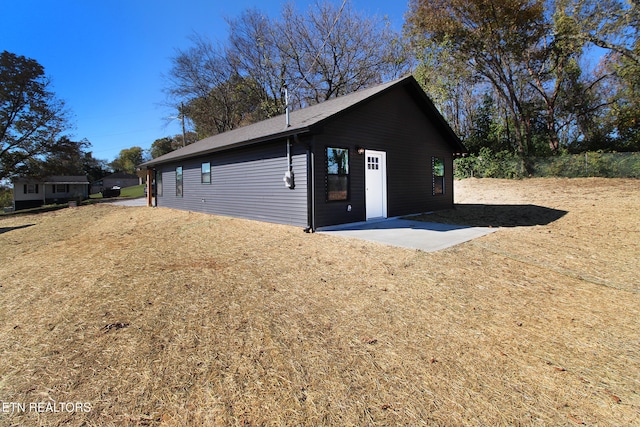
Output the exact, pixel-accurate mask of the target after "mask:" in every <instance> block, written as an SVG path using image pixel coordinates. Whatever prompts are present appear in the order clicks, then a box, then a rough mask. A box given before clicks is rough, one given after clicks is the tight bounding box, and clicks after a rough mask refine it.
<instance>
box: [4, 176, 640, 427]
mask: <svg viewBox="0 0 640 427" xmlns="http://www.w3.org/2000/svg"><path fill="white" fill-rule="evenodd" d="M456 202H457V203H459V206H458V207H457V208H456V209H455V210H452V211H447V212H439V213H436V214H433V215H429V216H428V217H426V219H427V220H429V221H445V222H454V223H461V224H469V225H483V226H493V227H500V229H499V230H498V231H497V232H496V233H492V234H490V235H488V236H485V237H482V238H480V239H476V240H474V241H471V242H468V243H465V244H462V245H459V246H456V247H453V248H450V249H447V250H444V251H440V252H435V253H425V252H421V251H415V250H406V249H400V248H394V247H387V246H383V245H378V244H375V243H369V242H364V241H358V240H351V239H345V238H340V237H334V236H327V235H320V234H305V233H303V232H302V230H301V229H300V228H296V227H288V226H281V225H273V224H266V223H260V222H253V221H245V220H240V219H233V218H226V217H218V216H211V215H204V214H196V213H189V212H181V211H173V210H169V209H164V208H157V209H150V208H139V207H138V208H136V207H119V206H111V205H96V206H88V207H81V208H68V209H64V210H60V211H56V212H50V213H45V214H40V215H27V216H11V217H4V218H0V355H1V357H0V401H1V402H0V405H1V407H0V409H1V411H0V425H2V426H13V425H42V426H59V425H65V426H68V425H70V426H81V425H97V426H110V425H113V426H121V425H131V426H134V425H136V426H137V425H140V426H147V425H151V426H156V425H166V426H182V425H191V426H200V425H231V426H262V425H274V426H275V425H278V426H279V425H310V426H315V425H339V426H349V425H354V426H356V425H357V426H362V425H407V426H419V425H428V426H494V425H519V426H580V425H588V426H593V425H598V426H623V425H624V426H627V425H629V426H630V425H640V351H639V349H640V278H639V274H638V271H640V221H639V220H640V181H638V180H622V179H619V180H618V179H571V180H570V179H531V180H523V181H506V180H489V179H483V180H477V179H476V180H474V179H469V180H464V181H459V182H456Z"/></svg>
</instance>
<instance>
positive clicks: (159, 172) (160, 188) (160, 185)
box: [156, 169, 162, 196]
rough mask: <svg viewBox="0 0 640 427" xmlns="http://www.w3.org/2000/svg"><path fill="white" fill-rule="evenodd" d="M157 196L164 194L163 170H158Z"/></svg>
mask: <svg viewBox="0 0 640 427" xmlns="http://www.w3.org/2000/svg"><path fill="white" fill-rule="evenodd" d="M156 196H162V170H161V169H160V170H157V171H156Z"/></svg>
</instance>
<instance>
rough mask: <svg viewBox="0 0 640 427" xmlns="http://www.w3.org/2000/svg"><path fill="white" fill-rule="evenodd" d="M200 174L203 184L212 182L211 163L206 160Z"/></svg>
mask: <svg viewBox="0 0 640 427" xmlns="http://www.w3.org/2000/svg"><path fill="white" fill-rule="evenodd" d="M200 175H201V177H202V178H201V180H202V181H201V182H202V183H203V184H211V163H209V162H206V163H203V164H202V167H201V169H200Z"/></svg>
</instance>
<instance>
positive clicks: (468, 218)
mask: <svg viewBox="0 0 640 427" xmlns="http://www.w3.org/2000/svg"><path fill="white" fill-rule="evenodd" d="M566 214H567V211H563V210H559V209H552V208H547V207H544V206H537V205H475V204H456V205H455V207H454V208H453V209H446V210H442V211H436V212H433V213H431V214H424V215H419V216H416V217H412V218H411V219H415V220H418V221H429V222H440V223H444V224H455V225H466V226H469V227H531V226H534V225H547V224H550V223H552V222H554V221H557V220H558V219H560V218H562V217H563V216H565V215H566Z"/></svg>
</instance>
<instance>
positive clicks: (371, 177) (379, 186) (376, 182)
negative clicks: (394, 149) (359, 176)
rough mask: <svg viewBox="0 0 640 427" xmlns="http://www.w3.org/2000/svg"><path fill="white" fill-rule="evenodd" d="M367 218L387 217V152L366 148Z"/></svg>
mask: <svg viewBox="0 0 640 427" xmlns="http://www.w3.org/2000/svg"><path fill="white" fill-rule="evenodd" d="M364 157H365V166H364V167H365V176H364V178H365V179H364V183H365V189H366V191H365V200H366V208H367V220H369V219H372V218H386V217H387V153H385V152H384V151H371V150H365V152H364Z"/></svg>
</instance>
